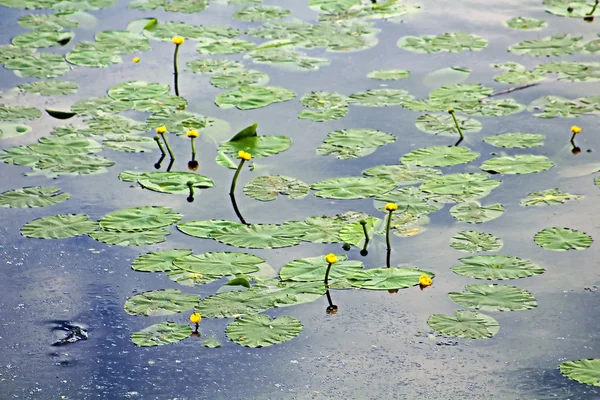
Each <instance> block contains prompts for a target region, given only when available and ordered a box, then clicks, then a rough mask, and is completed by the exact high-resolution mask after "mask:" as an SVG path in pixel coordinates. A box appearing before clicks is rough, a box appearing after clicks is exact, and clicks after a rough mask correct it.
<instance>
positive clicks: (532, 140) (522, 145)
mask: <svg viewBox="0 0 600 400" xmlns="http://www.w3.org/2000/svg"><path fill="white" fill-rule="evenodd" d="M544 139H546V136H544V135H540V134H535V133H503V134H500V135H494V136H488V137H486V138H485V139H483V141H484V142H486V143H488V144H491V145H492V146H496V147H504V148H509V149H528V148H530V147H537V146H543V145H544Z"/></svg>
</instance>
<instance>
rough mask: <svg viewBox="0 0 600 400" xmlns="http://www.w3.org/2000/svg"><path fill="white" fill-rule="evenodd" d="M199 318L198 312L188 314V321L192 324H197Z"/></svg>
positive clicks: (200, 317)
mask: <svg viewBox="0 0 600 400" xmlns="http://www.w3.org/2000/svg"><path fill="white" fill-rule="evenodd" d="M201 319H202V316H201V315H200V314H198V313H193V314H192V315H190V322H191V323H192V324H199V323H200V320H201Z"/></svg>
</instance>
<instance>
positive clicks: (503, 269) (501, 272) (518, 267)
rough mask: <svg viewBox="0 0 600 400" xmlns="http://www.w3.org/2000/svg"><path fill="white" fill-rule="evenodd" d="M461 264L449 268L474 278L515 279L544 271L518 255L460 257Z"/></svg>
mask: <svg viewBox="0 0 600 400" xmlns="http://www.w3.org/2000/svg"><path fill="white" fill-rule="evenodd" d="M460 262H461V263H462V265H457V266H455V267H452V268H451V270H452V272H454V273H457V274H459V275H463V276H468V277H470V278H475V279H491V280H504V279H517V278H526V277H528V276H533V275H538V274H541V273H543V272H544V271H545V269H544V268H540V267H539V266H537V265H536V264H534V263H532V262H531V261H529V260H522V259H520V258H518V257H509V256H498V255H487V256H471V257H465V258H461V259H460Z"/></svg>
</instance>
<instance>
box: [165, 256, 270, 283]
mask: <svg viewBox="0 0 600 400" xmlns="http://www.w3.org/2000/svg"><path fill="white" fill-rule="evenodd" d="M264 261H265V260H264V259H262V258H260V257H257V256H253V255H251V254H245V253H236V252H211V253H204V254H200V255H188V256H183V257H179V258H177V259H176V260H174V261H173V264H174V265H175V267H177V268H178V269H181V270H184V271H187V272H191V273H193V274H197V275H199V276H200V277H201V279H202V280H205V281H207V282H210V281H213V280H215V279H219V278H222V277H223V276H227V275H229V276H235V275H237V274H250V273H252V272H257V271H258V270H259V269H260V268H259V265H260V264H262V263H264ZM198 283H199V282H198Z"/></svg>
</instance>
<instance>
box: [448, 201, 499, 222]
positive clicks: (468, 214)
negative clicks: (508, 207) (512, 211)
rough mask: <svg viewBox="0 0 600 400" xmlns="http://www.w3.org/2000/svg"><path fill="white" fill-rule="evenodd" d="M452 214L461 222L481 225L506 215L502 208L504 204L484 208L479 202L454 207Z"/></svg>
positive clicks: (451, 210)
mask: <svg viewBox="0 0 600 400" xmlns="http://www.w3.org/2000/svg"><path fill="white" fill-rule="evenodd" d="M450 214H451V215H452V216H453V217H454V218H456V219H457V220H459V221H463V222H468V223H470V224H480V223H482V222H488V221H491V220H493V219H496V218H498V217H500V216H501V215H502V214H504V207H502V204H491V205H489V206H482V205H481V204H479V202H477V201H469V202H468V203H460V204H457V205H455V206H454V207H452V208H451V209H450Z"/></svg>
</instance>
